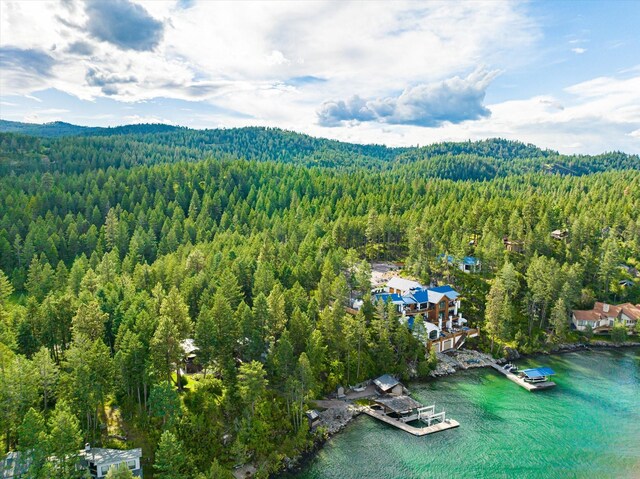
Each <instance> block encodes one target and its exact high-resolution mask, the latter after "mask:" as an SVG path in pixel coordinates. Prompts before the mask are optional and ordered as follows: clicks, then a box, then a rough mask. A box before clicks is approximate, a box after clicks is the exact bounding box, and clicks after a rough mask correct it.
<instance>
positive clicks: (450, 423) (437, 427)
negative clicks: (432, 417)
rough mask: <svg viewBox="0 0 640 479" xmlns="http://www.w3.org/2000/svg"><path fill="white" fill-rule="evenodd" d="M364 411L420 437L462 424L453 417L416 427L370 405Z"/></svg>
mask: <svg viewBox="0 0 640 479" xmlns="http://www.w3.org/2000/svg"><path fill="white" fill-rule="evenodd" d="M362 412H363V413H365V414H367V415H369V416H371V417H373V418H375V419H378V420H380V421H382V422H384V423H386V424H389V425H390V426H393V427H397V428H398V429H401V430H403V431H405V432H408V433H409V434H413V435H414V436H419V437H420V436H426V435H427V434H433V433H436V432H440V431H446V430H447V429H453V428H455V427H458V426H460V423H459V422H458V421H454V420H453V419H445V420H444V421H443V422H439V423H437V424H432V425H430V426H426V427H415V426H411V425H410V424H407V423H406V422H404V421H402V420H401V419H396V418H393V417H389V416H387V415H386V414H384V413H382V412H378V411H375V410H373V409H371V408H370V407H365V408H364V409H363V410H362Z"/></svg>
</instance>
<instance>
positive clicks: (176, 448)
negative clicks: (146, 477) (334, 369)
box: [153, 430, 189, 479]
mask: <svg viewBox="0 0 640 479" xmlns="http://www.w3.org/2000/svg"><path fill="white" fill-rule="evenodd" d="M153 467H154V469H155V472H156V473H155V477H157V478H158V479H187V478H188V477H189V465H188V459H187V455H186V453H185V451H184V446H183V444H182V441H180V440H178V438H177V437H176V436H175V434H173V433H172V432H171V431H169V430H166V431H164V432H163V433H162V436H161V437H160V443H159V444H158V449H157V450H156V457H155V462H154V465H153Z"/></svg>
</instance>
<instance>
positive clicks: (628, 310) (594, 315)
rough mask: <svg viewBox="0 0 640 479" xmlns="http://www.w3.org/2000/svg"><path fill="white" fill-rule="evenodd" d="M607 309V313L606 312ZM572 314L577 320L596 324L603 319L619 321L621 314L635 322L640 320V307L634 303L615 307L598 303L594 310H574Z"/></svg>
mask: <svg viewBox="0 0 640 479" xmlns="http://www.w3.org/2000/svg"><path fill="white" fill-rule="evenodd" d="M605 309H606V310H607V311H605ZM572 312H573V315H574V316H575V318H576V319H577V320H580V321H592V322H596V321H599V320H601V319H617V318H619V317H620V315H621V314H625V315H626V316H628V317H629V318H631V319H632V320H635V321H637V320H639V319H640V305H634V304H632V303H623V304H618V305H615V304H607V303H602V302H600V301H598V302H596V304H595V305H594V306H593V309H588V310H579V309H574V310H573V311H572Z"/></svg>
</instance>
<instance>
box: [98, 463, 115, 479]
mask: <svg viewBox="0 0 640 479" xmlns="http://www.w3.org/2000/svg"><path fill="white" fill-rule="evenodd" d="M111 466H112V465H111V464H109V465H107V466H100V476H106V475H107V473H108V472H109V468H110V467H111Z"/></svg>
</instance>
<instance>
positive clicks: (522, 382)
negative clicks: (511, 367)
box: [491, 363, 556, 391]
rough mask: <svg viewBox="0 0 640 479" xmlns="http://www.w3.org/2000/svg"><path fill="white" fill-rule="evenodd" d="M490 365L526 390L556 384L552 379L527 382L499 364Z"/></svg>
mask: <svg viewBox="0 0 640 479" xmlns="http://www.w3.org/2000/svg"><path fill="white" fill-rule="evenodd" d="M491 367H492V368H493V369H495V370H496V371H498V372H499V373H501V374H504V375H505V376H506V377H507V378H509V379H510V380H511V381H513V382H514V383H516V384H518V385H520V386H522V387H523V388H525V389H526V390H527V391H540V390H541V389H549V388H552V387H554V386H555V385H556V383H554V382H553V381H544V382H538V383H529V382H527V381H525V380H524V379H522V378H519V377H518V376H516V375H515V374H513V373H511V372H509V371H506V370H505V369H503V368H502V367H501V366H500V365H499V364H496V363H493V364H492V365H491Z"/></svg>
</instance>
